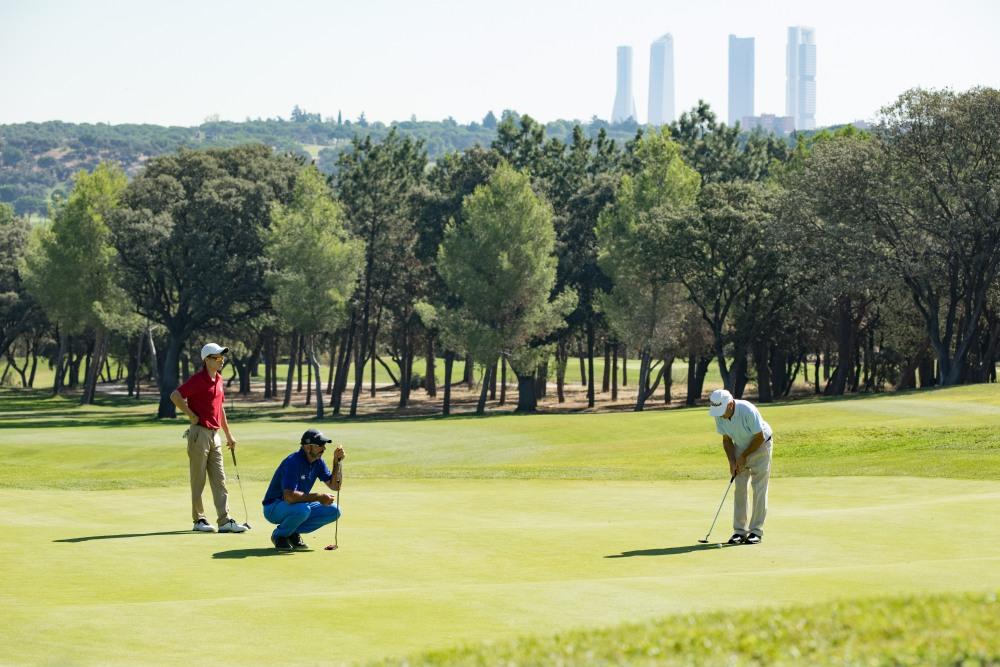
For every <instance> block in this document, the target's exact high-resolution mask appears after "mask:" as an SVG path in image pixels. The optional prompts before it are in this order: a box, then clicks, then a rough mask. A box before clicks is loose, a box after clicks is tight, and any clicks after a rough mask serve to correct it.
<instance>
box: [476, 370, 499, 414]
mask: <svg viewBox="0 0 1000 667" xmlns="http://www.w3.org/2000/svg"><path fill="white" fill-rule="evenodd" d="M496 372H497V365H496V362H493V363H491V364H490V363H488V364H486V365H485V366H484V367H483V386H482V387H480V388H479V402H478V403H477V404H476V414H477V415H481V414H484V413H485V412H486V395H487V394H488V393H489V390H490V383H491V380H492V379H493V376H494V375H495V374H496Z"/></svg>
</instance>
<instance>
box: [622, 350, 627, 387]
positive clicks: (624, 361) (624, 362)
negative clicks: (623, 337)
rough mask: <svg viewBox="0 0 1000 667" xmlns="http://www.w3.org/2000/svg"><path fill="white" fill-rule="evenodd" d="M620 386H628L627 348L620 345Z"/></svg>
mask: <svg viewBox="0 0 1000 667" xmlns="http://www.w3.org/2000/svg"><path fill="white" fill-rule="evenodd" d="M621 357H622V386H623V387H627V386H628V348H627V347H625V346H624V345H622V352H621Z"/></svg>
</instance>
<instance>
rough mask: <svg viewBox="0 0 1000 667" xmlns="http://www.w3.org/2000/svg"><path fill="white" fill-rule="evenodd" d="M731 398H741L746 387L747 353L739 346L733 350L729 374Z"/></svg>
mask: <svg viewBox="0 0 1000 667" xmlns="http://www.w3.org/2000/svg"><path fill="white" fill-rule="evenodd" d="M729 379H730V383H731V384H732V389H731V390H730V391H732V392H733V396H735V397H736V398H743V392H744V391H745V390H746V386H747V351H746V348H744V347H743V346H741V345H739V346H736V348H735V349H734V350H733V367H732V369H730V373H729Z"/></svg>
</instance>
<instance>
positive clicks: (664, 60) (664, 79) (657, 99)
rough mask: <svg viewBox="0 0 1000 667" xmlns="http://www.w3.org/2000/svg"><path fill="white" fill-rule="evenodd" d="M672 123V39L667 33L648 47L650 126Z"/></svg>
mask: <svg viewBox="0 0 1000 667" xmlns="http://www.w3.org/2000/svg"><path fill="white" fill-rule="evenodd" d="M673 121H674V38H673V37H672V36H671V35H670V33H669V32H668V33H667V34H666V35H664V36H663V37H660V38H659V39H658V40H656V41H655V42H653V44H652V45H651V46H650V47H649V117H648V119H647V121H646V122H647V123H649V124H650V125H666V124H667V123H672V122H673Z"/></svg>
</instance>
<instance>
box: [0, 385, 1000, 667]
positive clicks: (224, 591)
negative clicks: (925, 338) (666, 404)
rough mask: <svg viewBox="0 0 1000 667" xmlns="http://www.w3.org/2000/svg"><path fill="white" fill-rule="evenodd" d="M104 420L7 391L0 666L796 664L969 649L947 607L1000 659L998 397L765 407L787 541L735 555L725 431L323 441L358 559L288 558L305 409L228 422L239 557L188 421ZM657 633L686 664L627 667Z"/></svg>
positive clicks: (1, 441)
mask: <svg viewBox="0 0 1000 667" xmlns="http://www.w3.org/2000/svg"><path fill="white" fill-rule="evenodd" d="M98 403H99V404H98V405H97V406H90V407H86V408H83V407H79V406H77V405H76V404H75V403H73V402H71V401H68V400H65V399H58V398H56V399H53V398H46V397H44V395H43V394H41V393H28V392H14V391H6V390H5V391H4V392H3V393H2V394H0V430H2V436H0V452H2V454H3V456H2V457H0V526H2V527H3V530H4V534H5V539H4V540H3V543H2V545H0V572H2V573H3V575H2V577H3V586H2V588H0V600H2V602H3V607H4V609H5V611H6V618H5V622H4V623H3V624H0V647H2V655H0V662H2V663H4V664H58V665H72V664H81V665H95V664H184V663H189V664H193V663H197V664H264V663H278V662H281V663H284V664H300V663H313V664H315V663H317V662H322V663H327V664H330V663H332V664H340V663H364V662H368V661H377V660H388V661H390V662H400V661H404V660H406V661H409V662H411V663H424V662H430V663H433V662H437V661H451V662H454V663H455V664H463V663H465V664H469V663H472V664H475V663H479V662H489V658H488V656H490V655H500V656H501V657H502V658H503V662H501V663H498V664H506V663H507V662H520V663H521V664H537V663H538V662H547V663H551V662H554V661H555V659H554V658H553V656H554V655H559V656H560V660H563V661H564V662H566V663H569V664H597V663H601V662H602V661H603V662H605V663H606V664H613V663H615V662H620V661H622V660H625V661H632V662H643V661H645V662H652V663H655V662H665V661H668V660H667V658H668V657H669V659H670V660H674V661H676V662H678V663H679V664H685V663H687V664H690V663H692V662H695V663H697V662H700V661H708V662H718V661H724V662H731V661H734V660H735V661H736V662H740V658H741V657H742V658H743V659H744V661H745V662H753V661H754V660H755V659H756V660H760V661H763V662H769V661H774V660H776V659H777V658H780V657H782V656H784V657H783V659H785V660H786V661H788V662H789V663H794V662H795V661H796V660H795V658H796V656H802V655H805V654H807V653H808V650H809V648H808V646H807V647H805V648H803V649H801V650H800V649H799V648H796V646H797V644H796V642H797V641H800V640H801V641H804V640H803V638H805V639H808V637H807V634H808V633H804V632H803V633H800V634H801V635H802V636H801V637H797V636H796V631H795V627H796V625H795V622H794V619H798V620H799V621H801V619H808V618H817V619H822V620H823V621H824V622H826V623H830V622H831V620H830V619H831V617H832V618H833V619H838V618H841V619H851V620H850V622H851V623H854V624H855V627H854V629H853V630H850V631H844V629H843V623H841V624H840V625H839V626H837V627H839V628H840V630H841V631H842V632H846V634H845V636H850V635H851V634H852V633H862V632H863V629H862V627H860V626H863V625H864V622H865V619H866V618H868V617H871V619H870V620H871V622H872V623H875V625H877V626H878V627H882V626H881V625H878V621H877V619H876V617H879V618H888V619H890V621H891V619H892V618H896V617H900V616H901V614H903V613H904V612H905V613H909V614H910V615H911V617H915V618H909V620H908V622H907V623H905V624H900V623H889V626H891V628H890V630H887V636H889V635H891V636H892V637H894V638H896V639H898V640H899V641H900V645H901V646H902V645H911V644H912V643H913V642H914V641H917V640H918V639H919V640H922V641H925V642H926V641H928V637H931V640H932V639H933V635H928V634H927V632H926V631H927V629H928V628H933V629H940V628H941V627H942V626H948V627H950V628H951V629H952V630H953V631H954V632H959V633H962V632H966V630H964V629H963V627H964V626H962V625H961V624H960V623H957V622H953V623H944V622H942V619H941V618H940V615H941V614H943V613H945V612H943V611H942V610H943V609H948V610H952V611H951V612H950V613H953V614H955V615H956V617H961V616H962V615H963V614H970V613H971V614H973V615H974V616H973V617H974V618H979V616H976V615H975V614H979V615H981V616H982V617H984V618H987V619H994V620H993V621H992V623H993V625H992V626H990V625H989V623H988V622H986V623H975V624H973V625H974V627H971V629H969V630H968V632H969V633H971V635H970V636H969V638H968V645H969V647H972V648H973V649H975V650H976V651H978V652H975V653H971V654H969V655H972V656H973V657H975V656H980V658H977V659H982V656H985V661H986V662H988V661H989V660H990V659H992V660H994V661H997V660H1000V639H998V638H997V637H998V634H997V632H995V631H996V630H1000V628H998V627H997V624H998V623H1000V621H997V620H996V619H1000V604H998V603H997V601H996V592H997V591H998V590H1000V538H998V535H1000V519H998V515H997V507H998V504H1000V431H998V425H1000V387H997V386H996V385H977V386H965V387H957V388H952V389H939V390H924V391H920V392H908V393H901V394H897V395H878V396H867V397H852V398H844V399H839V400H834V399H829V400H824V399H809V400H799V401H793V402H790V403H784V404H777V405H764V406H762V412H763V414H764V417H765V418H766V419H767V420H768V421H769V422H770V424H771V425H772V427H773V428H774V430H775V444H774V464H773V473H772V481H771V490H770V513H769V516H768V521H767V526H766V534H765V538H764V542H763V543H762V544H761V545H759V546H740V547H722V548H720V547H719V546H717V544H715V542H721V541H724V540H725V539H726V538H727V537H728V535H729V533H730V532H731V531H730V529H731V512H732V495H731V494H730V495H729V496H728V498H727V500H726V503H725V506H724V507H723V509H722V514H721V515H720V517H719V521H718V523H717V525H716V526H715V529H714V532H713V533H712V541H713V543H711V544H708V545H703V544H699V543H698V541H697V540H698V539H700V538H703V537H704V536H705V532H706V531H707V530H708V529H709V525H710V523H711V520H712V517H713V515H714V514H715V511H716V509H717V508H718V506H719V501H720V499H721V498H722V494H723V491H725V489H726V482H727V481H728V479H727V475H728V468H727V465H726V462H725V457H724V454H723V452H722V449H721V446H720V443H719V438H718V436H716V435H715V433H714V426H713V423H712V420H711V419H710V418H709V417H708V415H707V413H706V411H705V409H704V408H697V409H679V410H670V411H655V412H647V413H605V414H560V415H534V416H509V415H506V416H494V417H484V418H475V417H457V418H451V419H437V418H434V419H407V420H387V421H354V422H349V421H333V422H327V423H323V424H321V425H320V426H321V428H322V429H323V430H324V432H326V433H327V434H328V435H330V436H331V437H333V438H334V440H335V441H336V442H338V443H342V444H343V445H344V446H345V448H346V450H347V453H348V458H347V460H346V461H345V482H344V487H343V491H342V493H341V507H342V510H343V513H344V514H343V518H342V519H341V521H340V522H339V524H340V525H339V527H338V528H337V541H338V545H339V548H338V549H337V550H336V551H326V550H324V549H323V547H324V546H325V545H327V544H329V543H331V542H333V540H334V530H333V527H332V526H331V527H328V528H324V529H322V530H321V531H319V532H318V533H314V534H311V535H306V536H304V537H305V539H306V541H307V542H308V543H309V544H310V546H311V547H312V548H313V550H312V551H310V552H306V553H279V552H276V551H275V550H274V549H273V548H272V547H271V544H270V542H269V539H268V536H269V534H270V527H269V525H268V524H267V522H266V521H265V520H264V518H263V516H262V514H261V508H260V499H261V497H262V495H263V493H264V489H265V487H266V485H267V483H268V481H269V480H270V476H271V473H272V472H273V470H274V467H275V466H276V465H277V463H278V462H279V461H280V459H281V457H282V456H284V455H285V454H287V453H289V452H291V451H293V450H294V449H296V448H297V444H296V443H297V439H298V436H299V435H300V434H301V432H302V431H303V430H304V429H305V428H308V427H309V426H313V425H316V423H315V422H314V421H310V420H309V419H308V412H306V411H300V412H296V411H294V410H293V411H291V412H286V413H280V412H275V411H268V410H266V409H260V410H255V409H254V408H252V407H246V408H243V409H242V410H240V409H237V410H236V411H235V414H234V413H231V414H230V420H231V422H232V424H233V430H234V434H235V435H236V437H237V439H238V441H239V446H238V448H237V456H238V463H239V472H240V476H241V480H242V489H243V492H244V493H245V497H246V503H247V507H248V513H247V515H246V516H244V508H243V501H242V499H241V492H240V485H239V484H238V483H237V480H236V476H235V474H234V469H233V466H232V459H229V458H227V460H226V464H227V474H228V476H229V478H230V479H229V490H230V506H231V510H232V513H233V515H234V516H235V517H236V518H237V519H238V520H243V519H244V518H246V519H247V520H248V521H249V523H250V524H251V525H252V526H253V530H251V531H249V532H247V533H244V534H240V535H231V534H221V535H220V534H201V533H194V532H192V531H191V530H190V528H191V521H190V516H189V513H190V507H189V502H188V491H187V488H186V484H187V468H186V466H187V460H186V453H185V448H184V441H183V440H182V439H181V433H182V432H183V430H184V426H183V423H182V422H181V421H180V420H178V421H174V422H169V423H163V422H157V421H155V420H153V419H152V418H151V417H150V416H149V415H150V413H151V406H150V405H149V404H144V405H139V406H136V405H133V404H129V403H128V402H127V401H125V400H124V399H110V398H103V399H101V400H99V401H98ZM205 498H206V501H207V500H208V499H209V498H210V494H209V492H208V491H207V489H206V493H205ZM207 505H208V506H209V507H210V503H207ZM940 596H944V597H943V598H942V597H940ZM922 605H924V606H922ZM789 610H791V611H789ZM831 610H833V611H831ZM922 610H926V613H925V612H924V611H922ZM851 614H854V615H853V616H852V615H851ZM928 614H931V615H933V616H935V617H932V618H924V617H925V616H927V615H928ZM783 615H784V616H783ZM783 618H784V619H786V620H787V619H788V618H792V619H793V621H792V622H789V625H787V627H786V626H784V625H782V623H783V622H784V621H782V620H781V619H783ZM726 624H729V625H726ZM834 625H836V623H834ZM727 627H728V628H729V630H728V631H726V632H725V633H724V638H725V637H728V639H729V640H731V645H727V646H726V647H725V648H724V651H723V652H722V653H720V652H719V650H720V649H719V644H720V643H721V642H720V639H719V638H718V633H719V631H720V628H723V629H725V628H727ZM887 627H888V626H887ZM761 628H772V630H773V632H771V634H769V635H768V634H767V633H763V634H762V633H761V632H760V629H761ZM775 628H785V629H784V630H781V631H780V632H779V631H778V630H776V629H775ZM754 632H756V633H757V634H756V635H754V634H753V633H754ZM713 633H714V634H713ZM975 633H988V634H985V635H982V636H979V635H975ZM828 634H829V636H833V635H834V634H835V633H833V632H832V631H831V632H830V633H828ZM556 635H558V636H559V638H558V639H557V638H555V636H556ZM651 635H655V636H656V637H659V638H661V639H663V640H666V641H668V642H669V641H673V640H672V639H671V637H673V638H675V639H676V641H675V643H674V644H668V647H669V646H672V647H673V648H672V649H671V650H672V651H674V653H673V654H671V655H670V656H668V655H666V654H663V653H659V652H652V653H643V654H642V655H641V656H640V655H638V654H629V653H627V651H626V652H625V653H622V651H623V650H625V649H623V647H625V646H628V645H633V644H634V643H635V642H639V641H640V640H639V639H637V637H640V636H641V637H644V639H642V640H641V641H647V642H648V641H649V636H651ZM973 635H975V636H973ZM687 636H692V637H696V638H703V639H704V641H702V640H701V639H697V640H691V641H687V640H685V641H681V639H680V638H682V637H687ZM751 636H752V637H760V639H754V640H753V641H759V642H763V643H767V642H768V641H771V642H773V643H774V644H775V645H781V646H782V647H787V648H789V650H790V651H791V652H789V653H785V654H782V656H778V655H776V654H773V653H767V652H763V653H755V651H756V650H757V649H755V648H754V647H753V646H752V645H748V644H747V643H746V642H747V641H749V640H748V639H747V637H751ZM880 636H881V635H880ZM963 636H964V635H959V639H958V640H954V639H953V643H954V642H955V641H957V642H958V643H959V644H962V641H961V640H962V637H963ZM709 637H712V638H713V640H712V641H709V639H708V638H709ZM741 637H742V639H741ZM983 637H985V639H983ZM588 638H590V639H589V640H588ZM595 638H596V639H595ZM590 640H593V641H595V642H596V643H595V644H594V645H593V646H591V647H590V648H588V649H587V650H585V651H577V652H573V651H568V652H565V651H563V648H565V646H567V645H570V646H577V647H579V646H580V645H581V642H583V643H585V642H587V641H590ZM911 640H912V641H911ZM873 641H878V640H877V639H875V640H873ZM713 642H714V643H713ZM741 642H743V643H741ZM484 643H488V644H484ZM805 643H808V642H805ZM750 644H753V642H750ZM643 646H645V645H643ZM886 646H888V647H889V649H886V650H899V649H892V646H893V644H891V642H890V643H888V644H886ZM949 646H950V644H949ZM540 647H541V648H540ZM602 647H603V648H602ZM653 648H655V647H653ZM823 648H824V647H823V646H822V645H819V646H814V647H813V650H818V651H819V654H820V655H825V659H826V661H829V662H832V663H843V662H845V659H844V657H843V656H845V655H847V656H848V658H847V659H846V661H847V662H851V659H850V657H849V656H850V655H855V654H851V653H825V654H824V653H823ZM604 649H608V650H607V651H604ZM643 650H644V651H645V650H646V649H645V648H644V649H643ZM650 650H652V648H651V649H650ZM659 650H660V649H658V648H657V649H656V651H659ZM970 650H971V649H970ZM431 651H433V652H436V653H427V652H431ZM561 651H562V652H561ZM602 651H603V652H602ZM684 651H689V653H684ZM796 651H799V653H796ZM801 651H805V652H806V653H802V652H801ZM857 655H862V657H861V658H856V659H857V660H860V661H868V658H866V657H864V656H865V655H868V654H857ZM875 655H876V657H877V656H878V655H882V659H886V660H888V661H890V662H891V660H890V659H891V658H892V657H893V655H896V658H897V662H900V663H903V664H906V663H907V662H908V661H909V660H910V658H912V660H913V661H914V662H913V664H919V663H920V662H921V657H923V658H924V659H926V660H929V661H931V662H934V661H936V660H938V659H945V658H940V657H937V658H935V657H934V656H935V655H936V654H923V653H921V654H915V655H913V656H910V658H907V656H906V655H903V656H902V657H900V654H893V655H889V656H888V657H886V656H885V655H884V654H877V653H876V654H875ZM951 655H952V654H951V653H949V654H948V656H951ZM755 656H756V658H755ZM838 656H839V657H840V659H838ZM946 657H947V656H946ZM778 661H780V660H778ZM823 661H824V660H815V659H810V660H809V661H808V662H810V663H816V662H823Z"/></svg>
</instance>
